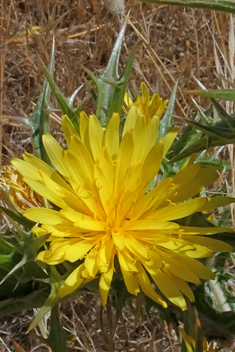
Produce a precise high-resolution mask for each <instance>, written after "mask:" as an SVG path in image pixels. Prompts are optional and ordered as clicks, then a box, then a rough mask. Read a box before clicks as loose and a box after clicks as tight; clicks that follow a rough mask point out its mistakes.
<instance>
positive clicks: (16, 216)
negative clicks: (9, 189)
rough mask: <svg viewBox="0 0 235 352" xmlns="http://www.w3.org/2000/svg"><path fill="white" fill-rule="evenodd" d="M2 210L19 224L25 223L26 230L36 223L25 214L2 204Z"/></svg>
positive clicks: (0, 209)
mask: <svg viewBox="0 0 235 352" xmlns="http://www.w3.org/2000/svg"><path fill="white" fill-rule="evenodd" d="M0 212H1V213H3V214H6V215H7V216H8V217H9V218H11V219H12V220H14V221H16V222H17V223H18V224H21V225H23V226H24V228H25V230H30V229H31V228H32V227H33V226H34V225H35V223H34V222H33V221H31V220H28V219H26V218H25V217H24V216H23V215H21V214H20V213H18V212H17V211H15V210H10V209H7V208H5V207H2V206H0Z"/></svg>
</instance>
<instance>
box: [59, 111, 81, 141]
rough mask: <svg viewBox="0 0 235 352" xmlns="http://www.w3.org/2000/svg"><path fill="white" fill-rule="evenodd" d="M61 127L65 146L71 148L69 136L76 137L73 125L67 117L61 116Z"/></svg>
mask: <svg viewBox="0 0 235 352" xmlns="http://www.w3.org/2000/svg"><path fill="white" fill-rule="evenodd" d="M62 127H63V131H64V135H65V138H66V142H67V145H68V147H69V148H71V136H72V135H77V131H76V129H75V128H74V125H73V124H72V122H71V120H70V119H69V118H68V116H67V115H63V116H62ZM77 137H78V135H77Z"/></svg>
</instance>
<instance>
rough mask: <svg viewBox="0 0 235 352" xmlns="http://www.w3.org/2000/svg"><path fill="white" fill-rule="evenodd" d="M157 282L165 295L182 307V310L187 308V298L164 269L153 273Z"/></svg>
mask: <svg viewBox="0 0 235 352" xmlns="http://www.w3.org/2000/svg"><path fill="white" fill-rule="evenodd" d="M151 276H152V278H153V280H154V282H155V284H156V285H157V287H158V288H159V290H160V291H161V292H162V293H163V294H164V296H165V297H166V298H167V299H169V301H171V302H172V303H173V304H175V305H176V306H178V307H180V308H181V309H182V310H186V309H187V305H186V302H185V299H184V297H183V295H182V293H181V292H180V290H179V289H178V287H177V285H176V284H175V282H174V281H173V280H171V278H170V277H169V276H167V274H166V273H164V272H163V271H162V270H157V272H156V274H155V275H151Z"/></svg>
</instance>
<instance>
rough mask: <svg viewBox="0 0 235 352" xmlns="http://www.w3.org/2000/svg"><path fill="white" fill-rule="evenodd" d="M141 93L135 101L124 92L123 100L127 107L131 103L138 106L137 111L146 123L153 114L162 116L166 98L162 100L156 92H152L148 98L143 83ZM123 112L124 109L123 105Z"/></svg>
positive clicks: (166, 101)
mask: <svg viewBox="0 0 235 352" xmlns="http://www.w3.org/2000/svg"><path fill="white" fill-rule="evenodd" d="M141 91H142V95H140V96H138V97H137V98H136V100H135V101H133V100H132V99H131V97H130V96H129V94H128V92H126V93H125V97H124V102H125V104H126V106H127V107H128V108H130V107H131V106H132V105H134V106H136V107H137V108H138V113H139V114H143V115H144V117H145V121H146V123H149V121H150V120H151V118H152V117H153V116H157V117H158V118H161V117H162V114H163V113H164V110H165V108H166V106H167V103H168V100H165V101H162V98H161V97H160V95H158V94H154V95H153V96H152V98H151V99H150V96H149V92H148V88H147V86H146V84H145V83H142V84H141ZM124 110H125V112H127V111H126V109H125V107H124Z"/></svg>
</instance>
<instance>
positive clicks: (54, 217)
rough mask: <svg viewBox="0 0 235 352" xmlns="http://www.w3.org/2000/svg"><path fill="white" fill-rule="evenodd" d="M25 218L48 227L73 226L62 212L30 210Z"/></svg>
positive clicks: (43, 209) (44, 209)
mask: <svg viewBox="0 0 235 352" xmlns="http://www.w3.org/2000/svg"><path fill="white" fill-rule="evenodd" d="M24 216H25V217H26V218H27V219H29V220H32V221H35V222H38V223H40V224H41V223H43V224H47V225H57V224H65V225H68V226H71V224H72V223H71V222H70V221H68V220H67V219H65V218H64V216H63V215H61V214H60V212H58V211H56V210H52V209H48V208H29V209H27V210H26V211H25V212H24Z"/></svg>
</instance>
